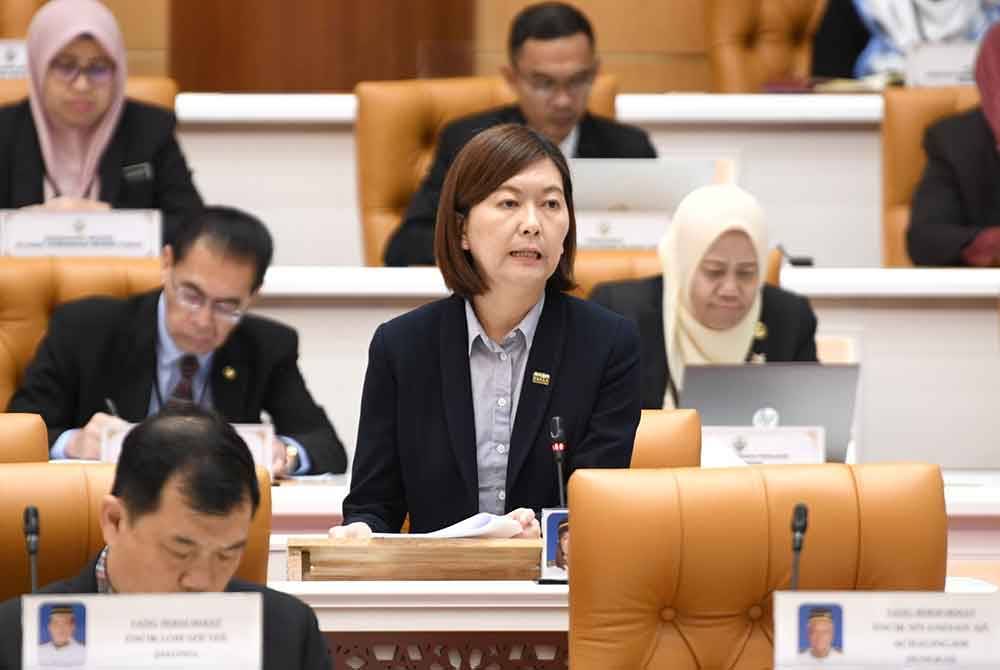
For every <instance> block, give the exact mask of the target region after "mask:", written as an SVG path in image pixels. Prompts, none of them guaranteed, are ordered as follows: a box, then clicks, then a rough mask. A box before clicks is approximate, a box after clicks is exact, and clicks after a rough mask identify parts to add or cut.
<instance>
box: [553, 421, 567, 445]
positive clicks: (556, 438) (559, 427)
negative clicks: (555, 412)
mask: <svg viewBox="0 0 1000 670" xmlns="http://www.w3.org/2000/svg"><path fill="white" fill-rule="evenodd" d="M549 437H550V438H551V439H552V441H553V442H565V441H566V431H565V430H564V429H563V424H562V417H561V416H554V417H552V418H551V419H550V420H549Z"/></svg>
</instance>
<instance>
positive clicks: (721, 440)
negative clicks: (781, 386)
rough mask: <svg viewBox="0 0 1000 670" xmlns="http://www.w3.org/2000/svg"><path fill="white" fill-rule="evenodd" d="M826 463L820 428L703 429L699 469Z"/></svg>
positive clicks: (746, 427) (721, 427)
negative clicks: (700, 467)
mask: <svg viewBox="0 0 1000 670" xmlns="http://www.w3.org/2000/svg"><path fill="white" fill-rule="evenodd" d="M825 461H826V430H824V428H823V427H822V426H775V427H773V428H760V427H755V426H704V427H703V428H702V429H701V466H702V467H703V468H725V467H740V466H745V465H791V464H794V465H802V464H809V463H823V462H825Z"/></svg>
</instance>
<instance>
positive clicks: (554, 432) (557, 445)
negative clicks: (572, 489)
mask: <svg viewBox="0 0 1000 670" xmlns="http://www.w3.org/2000/svg"><path fill="white" fill-rule="evenodd" d="M549 438H551V440H552V459H553V460H554V461H555V462H556V479H558V480H559V506H560V507H566V475H565V469H564V468H565V466H564V461H565V451H566V431H565V430H564V429H563V426H562V418H561V417H558V416H554V417H552V419H551V421H550V422H549Z"/></svg>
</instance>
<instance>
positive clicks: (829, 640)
mask: <svg viewBox="0 0 1000 670" xmlns="http://www.w3.org/2000/svg"><path fill="white" fill-rule="evenodd" d="M803 610H806V611H807V612H808V619H807V621H806V627H805V633H806V635H805V638H806V639H805V640H800V641H799V649H802V648H803V647H805V649H804V650H803V651H801V652H799V659H800V661H804V662H811V663H817V664H821V663H825V662H828V661H832V660H835V659H837V658H840V657H841V655H842V653H843V651H842V649H841V647H842V645H843V643H842V642H841V641H840V639H839V638H840V636H839V635H838V630H837V629H838V626H839V624H840V623H841V622H840V616H839V615H840V608H839V607H837V608H836V609H834V607H816V606H808V605H807V606H803ZM803 613H804V612H803ZM835 614H836V615H837V616H834V615H835ZM800 616H801V615H800Z"/></svg>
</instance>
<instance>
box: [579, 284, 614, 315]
mask: <svg viewBox="0 0 1000 670" xmlns="http://www.w3.org/2000/svg"><path fill="white" fill-rule="evenodd" d="M587 299H588V300H590V301H591V302H596V303H597V304H598V305H601V306H602V307H607V308H608V309H610V310H611V311H612V312H617V313H618V314H621V312H619V311H618V310H617V309H615V306H614V292H613V291H612V290H611V286H609V285H608V284H598V285H597V286H595V287H594V288H593V289H591V291H590V295H589V296H588V297H587Z"/></svg>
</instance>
